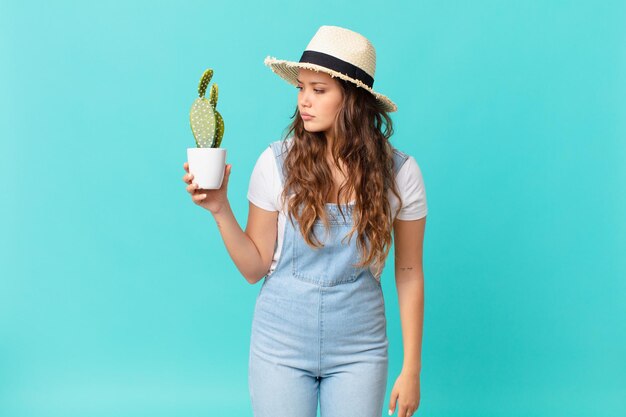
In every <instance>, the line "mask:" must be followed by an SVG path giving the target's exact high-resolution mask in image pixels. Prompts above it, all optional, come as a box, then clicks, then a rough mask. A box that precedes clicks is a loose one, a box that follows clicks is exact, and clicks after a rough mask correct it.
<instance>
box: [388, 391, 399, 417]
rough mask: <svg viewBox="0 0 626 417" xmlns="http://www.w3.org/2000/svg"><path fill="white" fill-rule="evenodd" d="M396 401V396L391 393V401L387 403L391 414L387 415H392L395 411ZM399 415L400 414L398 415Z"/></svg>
mask: <svg viewBox="0 0 626 417" xmlns="http://www.w3.org/2000/svg"><path fill="white" fill-rule="evenodd" d="M397 399H398V395H397V394H396V393H395V392H392V393H391V401H390V402H389V411H390V412H391V413H390V414H389V415H391V414H393V412H394V411H395V409H396V400H397ZM398 415H400V414H398Z"/></svg>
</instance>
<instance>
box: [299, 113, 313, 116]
mask: <svg viewBox="0 0 626 417" xmlns="http://www.w3.org/2000/svg"><path fill="white" fill-rule="evenodd" d="M300 116H305V117H313V115H311V114H309V113H300Z"/></svg>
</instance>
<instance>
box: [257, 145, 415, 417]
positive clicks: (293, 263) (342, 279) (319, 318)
mask: <svg viewBox="0 0 626 417" xmlns="http://www.w3.org/2000/svg"><path fill="white" fill-rule="evenodd" d="M270 146H271V148H272V150H273V152H274V156H275V158H276V163H277V166H278V168H279V169H278V171H279V173H280V179H281V183H283V184H284V173H283V160H284V157H285V156H286V155H287V150H284V149H282V141H276V142H273V143H272V144H271V145H270ZM407 158H408V156H407V155H406V154H404V153H402V152H400V151H397V150H396V149H394V170H395V173H397V171H398V169H399V168H400V166H402V164H403V163H404V162H405V161H406V159H407ZM353 208H354V202H352V203H348V204H343V205H342V209H343V212H344V216H345V218H344V216H342V215H341V213H340V212H339V205H337V204H332V203H327V204H326V206H325V210H326V213H327V215H328V218H329V222H330V225H329V226H330V229H329V230H328V231H326V229H325V228H324V224H323V223H322V221H321V220H320V219H317V220H316V221H315V224H314V226H313V229H314V231H315V236H316V237H317V238H318V239H319V240H320V241H321V242H322V243H323V244H324V247H322V248H319V249H314V248H311V247H309V246H308V245H307V244H306V242H305V241H304V238H303V237H302V234H301V233H300V230H299V228H298V225H297V222H296V220H295V218H294V225H292V224H291V221H290V219H289V217H287V220H286V222H285V229H284V235H283V236H284V237H283V246H282V251H281V255H280V258H279V260H278V263H277V265H276V268H275V269H274V271H273V272H272V273H271V274H269V275H267V276H266V277H265V278H264V282H263V284H262V286H261V290H260V292H259V295H258V296H257V299H256V304H255V308H254V316H253V320H252V332H251V338H250V353H249V370H248V377H249V381H248V382H249V390H250V399H251V404H252V409H253V412H254V416H255V417H315V416H316V414H317V403H318V395H319V402H320V411H321V416H322V417H380V416H381V413H382V409H383V403H384V400H385V391H386V386H387V367H388V354H387V347H388V340H387V322H386V318H385V303H384V299H383V293H382V288H381V284H380V282H379V281H378V280H377V279H376V278H375V277H374V275H373V274H372V273H371V271H370V269H369V268H368V267H363V268H355V267H354V266H352V264H353V263H357V261H358V260H360V253H359V251H358V248H357V246H356V238H357V235H356V232H355V233H354V234H353V235H352V237H351V238H350V241H349V242H348V239H347V238H345V237H346V235H347V233H348V232H349V231H350V229H351V227H352V224H353V216H352V210H353ZM344 238H345V239H344ZM342 239H344V241H343V243H342Z"/></svg>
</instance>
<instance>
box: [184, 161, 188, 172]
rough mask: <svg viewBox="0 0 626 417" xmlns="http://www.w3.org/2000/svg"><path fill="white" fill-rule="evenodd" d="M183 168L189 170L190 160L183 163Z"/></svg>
mask: <svg viewBox="0 0 626 417" xmlns="http://www.w3.org/2000/svg"><path fill="white" fill-rule="evenodd" d="M183 168H185V171H187V172H189V163H188V162H185V163H184V164H183Z"/></svg>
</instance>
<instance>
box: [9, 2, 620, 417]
mask: <svg viewBox="0 0 626 417" xmlns="http://www.w3.org/2000/svg"><path fill="white" fill-rule="evenodd" d="M625 21H626V3H625V2H623V1H598V2H593V1H524V2H519V1H486V0H476V1H472V2H466V1H429V2H425V1H420V2H409V1H404V2H394V1H388V2H385V3H384V4H383V3H381V2H379V1H359V2H356V1H354V2H340V3H339V2H335V1H318V2H315V3H302V2H275V1H265V2H252V1H249V2H245V3H242V2H231V3H227V2H207V1H193V2H174V1H169V2H168V1H160V2H154V1H129V2H127V1H108V2H79V1H74V2H69V1H56V2H43V1H35V2H33V1H23V2H22V1H19V2H18V1H6V0H4V1H2V2H1V3H0V53H1V55H0V56H1V57H2V64H1V65H0V79H1V80H2V81H1V84H2V91H1V94H0V146H1V148H0V181H1V185H2V204H1V205H0V230H1V231H0V236H1V237H0V275H1V279H0V415H1V416H3V417H22V416H29V417H31V416H33V417H34V416H37V417H39V416H42V417H43V416H63V417H73V416H77V417H78V416H80V417H86V416H133V417H134V416H150V417H158V416H186V417H192V416H218V415H219V416H251V415H252V411H251V407H250V402H249V396H248V385H247V365H248V347H249V335H250V325H251V319H252V312H253V308H254V302H255V298H256V296H257V294H258V291H259V289H260V283H258V284H257V285H254V286H251V285H249V284H248V283H247V282H246V281H245V280H244V279H243V277H242V276H241V275H240V274H239V272H238V270H237V269H236V267H235V265H234V263H233V262H232V260H231V259H230V257H229V255H228V253H227V251H226V249H225V246H224V244H223V241H222V240H221V237H220V235H219V231H218V229H217V227H216V225H215V222H214V220H213V218H212V216H211V215H210V213H209V212H208V211H206V210H203V209H201V208H200V207H198V206H196V205H194V204H193V203H192V202H191V200H190V198H189V195H188V194H187V192H186V191H185V184H184V183H183V182H182V176H183V174H184V170H183V167H182V165H183V162H185V160H186V148H187V147H190V146H195V144H194V140H193V136H192V134H191V130H190V127H189V109H190V107H191V103H192V102H193V100H194V99H195V97H196V88H197V84H198V80H199V77H200V75H201V74H202V72H203V71H204V69H206V68H209V67H211V68H213V69H214V70H215V76H214V80H213V81H214V82H217V83H218V84H219V88H220V98H219V106H218V109H220V111H221V113H222V115H223V116H224V119H225V123H226V131H225V136H224V140H223V143H222V147H224V148H227V150H228V156H227V160H228V162H229V163H231V164H233V169H232V175H231V181H230V186H229V198H230V201H231V204H232V206H233V210H234V212H235V214H236V217H237V219H238V220H239V222H240V224H241V226H242V228H245V223H246V219H247V210H248V201H247V199H246V192H247V187H248V181H249V177H250V174H251V172H252V168H253V166H254V163H255V161H256V159H257V157H258V156H259V155H260V153H261V152H262V151H263V150H264V149H265V147H266V146H268V144H269V143H270V142H271V141H273V140H277V139H279V138H280V136H281V134H282V133H283V130H284V128H285V127H286V126H287V124H288V123H289V116H290V115H291V113H292V112H293V109H294V106H295V102H296V101H295V100H296V94H297V90H296V89H295V88H293V87H291V86H289V85H288V84H287V83H285V82H284V81H282V80H281V79H280V78H278V77H277V76H276V75H274V74H273V73H272V72H271V71H270V70H269V68H267V67H265V66H264V65H263V59H264V58H265V56H267V55H272V56H276V57H278V58H283V59H291V60H298V59H299V57H300V54H301V52H302V50H303V49H304V47H305V46H306V45H307V44H308V42H309V40H310V39H311V37H312V36H313V34H314V33H315V31H316V30H317V28H318V27H319V26H320V25H324V24H329V25H339V26H344V27H347V28H350V29H353V30H355V31H357V32H360V33H362V34H364V35H365V36H367V37H368V38H369V39H370V40H371V41H372V42H373V44H374V46H375V47H376V48H377V57H378V66H377V71H376V76H375V78H376V82H375V84H374V87H375V89H376V90H377V91H380V92H382V93H383V94H386V95H388V96H389V97H390V98H391V99H392V100H394V101H395V102H396V103H397V104H398V106H399V111H398V112H397V113H394V114H393V115H392V117H393V119H394V122H395V130H396V134H395V135H394V137H393V138H392V142H393V143H394V144H395V146H396V147H398V148H399V149H400V150H403V151H405V152H408V153H410V154H412V155H413V156H415V158H416V160H417V161H418V163H419V165H420V167H421V169H422V172H423V175H424V180H425V183H426V190H427V196H428V208H429V215H428V221H427V226H426V236H425V243H424V244H425V248H424V271H425V279H426V315H425V323H424V339H423V353H422V363H423V365H422V377H421V394H422V397H421V404H420V409H419V411H418V413H417V414H416V415H424V416H426V415H427V416H433V417H434V416H442V417H443V416H446V417H447V416H507V417H512V416H520V417H521V416H524V417H528V416H542V417H543V416H568V417H572V416H594V417H595V416H624V415H626V320H625V318H626V280H625V278H626V259H625V257H624V253H626V220H625V218H624V217H625V213H626V192H625V187H624V183H625V181H626V168H624V162H625V161H626V144H625V143H626V142H625V138H626V117H625V116H626V53H625V51H626V49H625V47H626V25H625V24H624V22H625ZM392 253H393V252H392ZM382 281H383V287H384V288H383V289H384V293H385V299H386V306H387V315H388V335H389V339H390V348H389V349H390V369H389V381H388V389H387V394H386V400H385V401H386V403H385V414H384V415H386V406H387V404H388V403H389V395H390V392H391V388H392V386H393V383H394V381H395V378H396V377H397V375H398V372H399V371H400V368H401V365H402V340H401V332H400V329H401V327H400V319H399V318H400V316H399V310H398V304H397V293H396V287H395V283H394V276H393V257H390V259H389V261H388V263H387V267H386V269H385V272H384V275H383V277H382Z"/></svg>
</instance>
